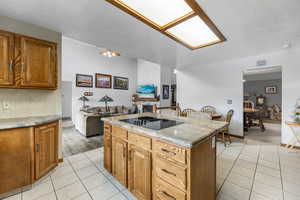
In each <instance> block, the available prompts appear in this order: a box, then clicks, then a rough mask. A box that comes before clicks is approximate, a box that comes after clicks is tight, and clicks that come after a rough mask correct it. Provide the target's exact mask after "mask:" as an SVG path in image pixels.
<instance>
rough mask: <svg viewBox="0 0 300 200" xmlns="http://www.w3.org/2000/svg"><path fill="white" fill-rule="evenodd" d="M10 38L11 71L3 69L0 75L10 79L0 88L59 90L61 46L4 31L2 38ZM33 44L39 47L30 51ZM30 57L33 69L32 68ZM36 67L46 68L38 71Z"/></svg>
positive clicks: (0, 82) (0, 81) (2, 82)
mask: <svg viewBox="0 0 300 200" xmlns="http://www.w3.org/2000/svg"><path fill="white" fill-rule="evenodd" d="M6 35H7V36H9V37H10V45H9V48H10V49H9V50H8V51H9V52H10V53H9V61H7V63H6V64H5V66H7V69H8V70H9V72H7V70H6V68H5V70H6V71H5V72H4V71H3V69H4V68H2V69H0V75H1V72H2V73H5V76H6V78H5V80H1V79H0V88H29V89H49V90H55V89H57V81H58V70H57V44H56V43H54V42H49V41H45V40H41V39H36V38H33V37H28V36H24V35H20V34H15V33H10V32H7V31H1V30H0V39H1V36H6ZM0 42H1V41H0ZM29 43H31V44H35V46H36V48H27V46H28V45H27V44H29ZM38 48H41V49H43V50H42V51H40V50H38ZM34 49H35V50H34ZM0 50H1V49H0ZM33 51H35V52H33ZM47 53H49V54H48V55H47ZM0 56H1V52H0ZM30 57H32V60H31V62H32V64H31V65H32V66H31V65H30V66H28V59H29V58H30ZM42 58H43V59H42ZM33 63H34V64H35V65H34V64H33ZM0 64H1V63H0ZM34 66H42V67H41V68H39V69H36V68H35V67H34ZM1 67H2V66H0V68H1ZM1 70H2V71H1ZM7 73H8V75H7ZM33 77H35V78H34V79H33Z"/></svg>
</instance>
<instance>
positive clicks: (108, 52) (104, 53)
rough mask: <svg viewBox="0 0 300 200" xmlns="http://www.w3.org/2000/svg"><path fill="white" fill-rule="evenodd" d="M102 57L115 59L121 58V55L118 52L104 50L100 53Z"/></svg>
mask: <svg viewBox="0 0 300 200" xmlns="http://www.w3.org/2000/svg"><path fill="white" fill-rule="evenodd" d="M100 54H101V55H103V56H106V57H109V58H111V57H115V56H120V53H118V52H116V51H112V50H108V49H106V50H104V51H101V52H100Z"/></svg>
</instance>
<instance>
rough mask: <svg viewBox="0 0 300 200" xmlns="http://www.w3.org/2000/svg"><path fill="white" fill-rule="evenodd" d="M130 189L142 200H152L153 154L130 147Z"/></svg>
mask: <svg viewBox="0 0 300 200" xmlns="http://www.w3.org/2000/svg"><path fill="white" fill-rule="evenodd" d="M128 157H129V161H128V188H129V190H130V191H131V192H132V193H133V194H134V195H135V196H136V197H137V198H138V199H140V200H151V153H150V152H148V151H146V150H143V149H141V148H138V147H136V146H134V145H130V146H129V154H128Z"/></svg>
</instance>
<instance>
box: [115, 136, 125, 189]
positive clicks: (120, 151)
mask: <svg viewBox="0 0 300 200" xmlns="http://www.w3.org/2000/svg"><path fill="white" fill-rule="evenodd" d="M112 175H113V176H114V177H115V178H116V179H117V180H118V181H119V182H120V183H121V184H122V185H124V186H125V187H127V142H126V141H124V140H122V139H120V138H117V137H112Z"/></svg>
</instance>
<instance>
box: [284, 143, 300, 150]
mask: <svg viewBox="0 0 300 200" xmlns="http://www.w3.org/2000/svg"><path fill="white" fill-rule="evenodd" d="M280 146H282V147H285V146H286V144H283V143H281V144H280ZM293 149H297V150H300V147H299V146H294V147H293Z"/></svg>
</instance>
